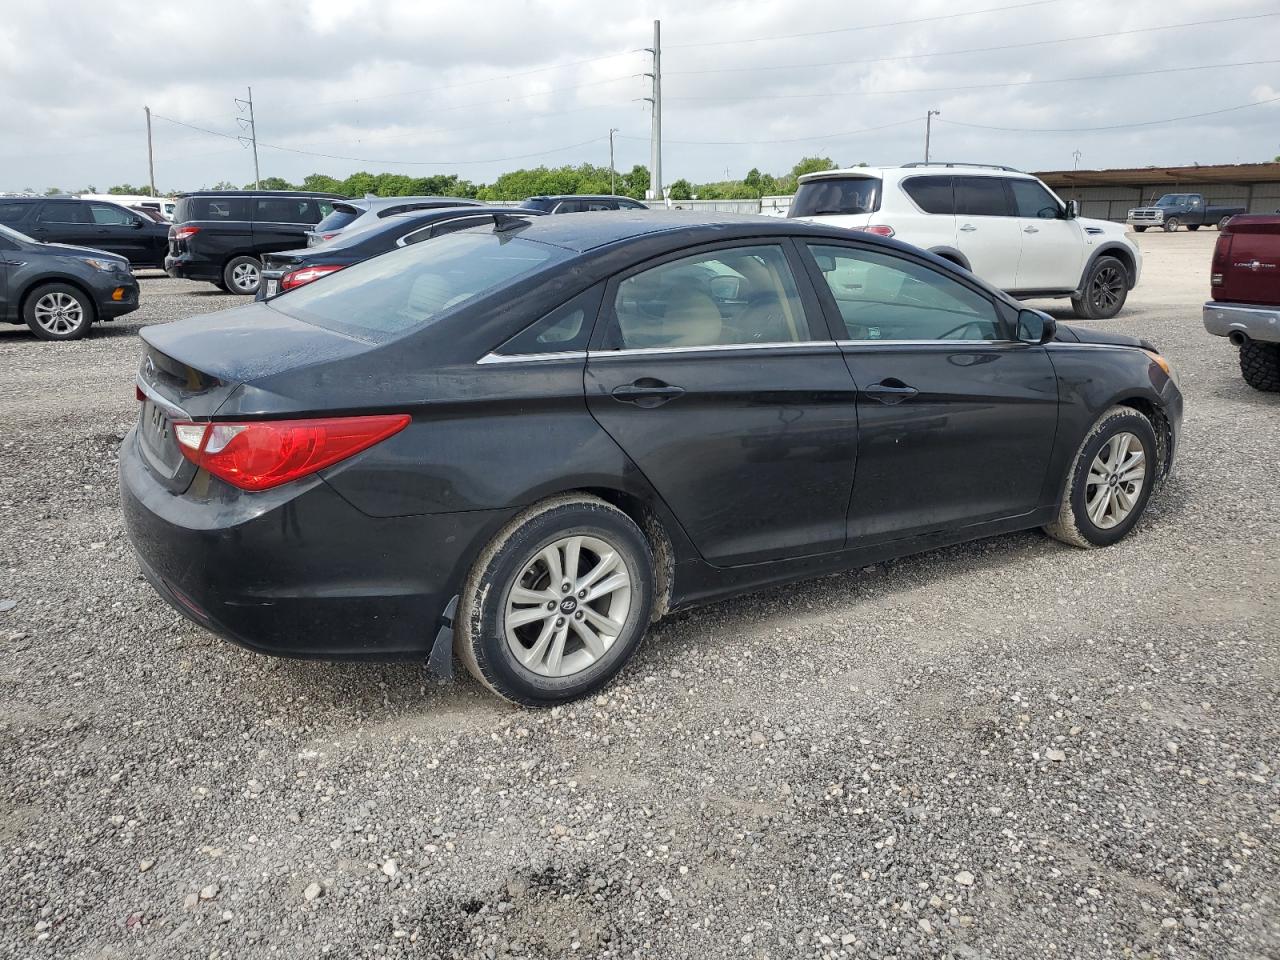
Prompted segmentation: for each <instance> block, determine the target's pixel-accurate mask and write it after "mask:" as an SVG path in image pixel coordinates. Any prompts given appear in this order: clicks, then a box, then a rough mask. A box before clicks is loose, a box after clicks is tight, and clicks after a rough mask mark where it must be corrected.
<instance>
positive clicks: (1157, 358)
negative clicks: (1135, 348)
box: [1142, 350, 1181, 389]
mask: <svg viewBox="0 0 1280 960" xmlns="http://www.w3.org/2000/svg"><path fill="white" fill-rule="evenodd" d="M1142 352H1143V353H1145V354H1146V355H1147V357H1148V358H1149V359H1150V360H1151V362H1152V363H1154V364H1155V365H1156V366H1157V367H1159V368H1160V369H1161V370H1163V371H1164V374H1165V376H1166V377H1168V378H1169V379H1170V380H1172V381H1173V385H1174V386H1175V387H1178V388H1179V389H1181V384H1179V383H1178V375H1177V374H1176V373H1175V372H1174V370H1173V365H1172V364H1171V363H1169V361H1168V360H1166V359H1165V358H1164V357H1162V356H1161V355H1160V354H1158V353H1156V352H1155V351H1154V350H1143V351H1142Z"/></svg>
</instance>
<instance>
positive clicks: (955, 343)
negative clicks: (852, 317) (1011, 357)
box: [836, 340, 1025, 347]
mask: <svg viewBox="0 0 1280 960" xmlns="http://www.w3.org/2000/svg"><path fill="white" fill-rule="evenodd" d="M836 343H837V344H839V345H840V346H842V347H865V346H867V345H868V344H870V345H872V346H877V345H880V344H884V345H886V346H891V347H892V346H921V345H924V344H939V343H940V344H942V345H943V346H952V347H963V346H968V345H970V344H972V345H973V346H978V347H980V346H996V345H999V344H1002V343H1010V344H1012V343H1025V341H1023V340H837V341H836Z"/></svg>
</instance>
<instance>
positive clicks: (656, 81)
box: [645, 20, 662, 200]
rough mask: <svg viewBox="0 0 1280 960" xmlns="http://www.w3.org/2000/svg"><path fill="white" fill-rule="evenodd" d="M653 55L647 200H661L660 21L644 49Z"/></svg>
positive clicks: (649, 75)
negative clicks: (651, 40)
mask: <svg viewBox="0 0 1280 960" xmlns="http://www.w3.org/2000/svg"><path fill="white" fill-rule="evenodd" d="M645 50H647V51H648V52H649V53H652V54H653V73H646V74H645V76H646V77H652V78H653V96H652V97H645V99H646V100H648V101H649V103H651V104H652V105H653V127H652V132H651V133H650V142H649V199H651V200H661V199H662V21H661V20H655V21H653V46H652V47H645Z"/></svg>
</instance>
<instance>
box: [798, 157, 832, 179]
mask: <svg viewBox="0 0 1280 960" xmlns="http://www.w3.org/2000/svg"><path fill="white" fill-rule="evenodd" d="M835 169H836V162H835V161H834V160H832V159H831V158H830V157H801V158H800V160H799V162H798V163H796V165H795V166H794V167H792V168H791V175H792V176H793V177H803V176H804V175H805V174H806V173H817V172H818V171H820V170H835Z"/></svg>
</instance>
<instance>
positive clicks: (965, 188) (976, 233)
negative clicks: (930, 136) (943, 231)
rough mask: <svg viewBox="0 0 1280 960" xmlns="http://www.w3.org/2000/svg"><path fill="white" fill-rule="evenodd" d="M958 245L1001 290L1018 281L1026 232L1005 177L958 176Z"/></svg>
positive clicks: (978, 271) (974, 267)
mask: <svg viewBox="0 0 1280 960" xmlns="http://www.w3.org/2000/svg"><path fill="white" fill-rule="evenodd" d="M955 192H956V246H957V247H958V248H959V250H960V252H961V253H963V254H964V256H965V259H966V260H968V261H969V269H971V270H972V271H973V272H974V273H976V274H977V275H978V276H980V277H981V278H982V279H983V280H985V281H987V283H990V284H992V285H993V286H996V287H999V288H1000V289H1001V290H1012V289H1014V287H1015V284H1016V283H1017V280H1018V257H1019V256H1021V254H1022V231H1021V230H1020V228H1019V227H1018V220H1017V218H1016V217H1015V216H1013V209H1012V203H1011V201H1010V199H1009V196H1008V194H1007V193H1006V192H1005V188H1004V179H1003V178H1002V177H972V176H970V177H956V178H955Z"/></svg>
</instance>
